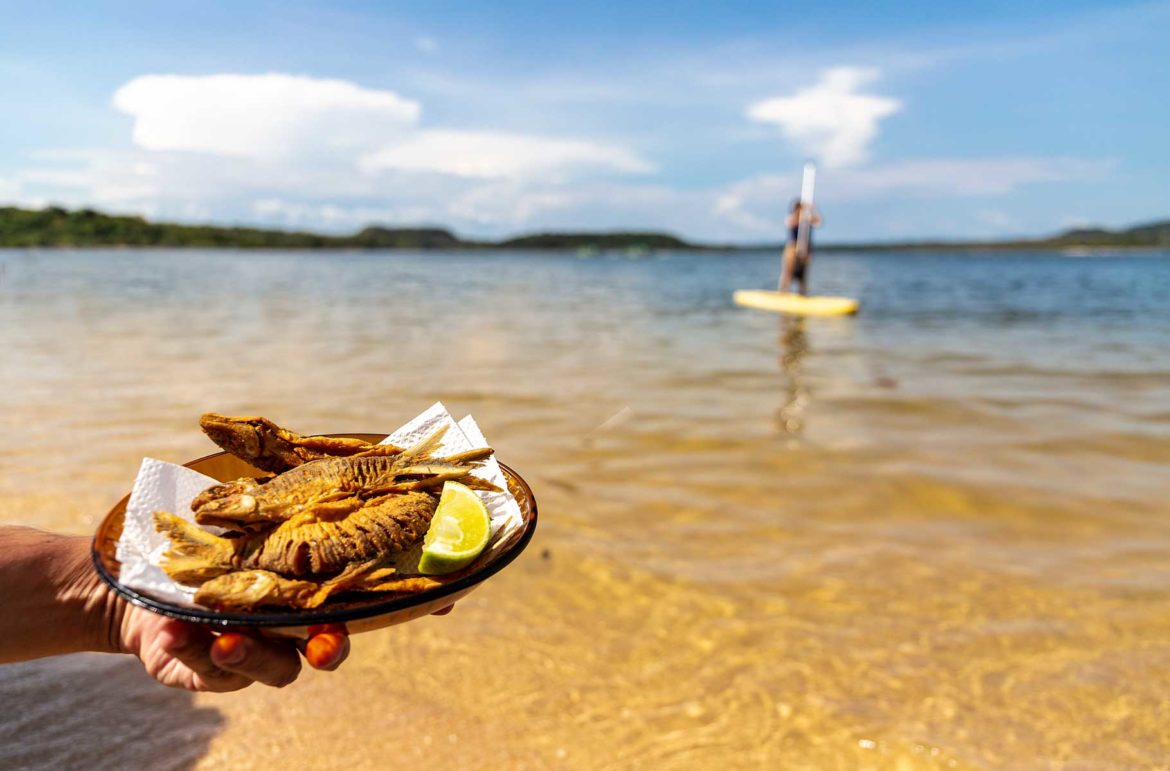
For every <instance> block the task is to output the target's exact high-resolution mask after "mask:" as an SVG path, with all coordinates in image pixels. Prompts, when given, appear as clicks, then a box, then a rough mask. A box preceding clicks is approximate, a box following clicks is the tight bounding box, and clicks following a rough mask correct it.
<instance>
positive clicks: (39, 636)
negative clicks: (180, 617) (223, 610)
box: [0, 526, 349, 691]
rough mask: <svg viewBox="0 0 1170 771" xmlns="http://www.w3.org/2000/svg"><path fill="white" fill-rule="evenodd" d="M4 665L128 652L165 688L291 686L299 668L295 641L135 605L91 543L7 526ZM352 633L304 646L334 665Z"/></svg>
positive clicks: (323, 664) (0, 654) (317, 662)
mask: <svg viewBox="0 0 1170 771" xmlns="http://www.w3.org/2000/svg"><path fill="white" fill-rule="evenodd" d="M0 608H2V609H3V610H4V613H5V615H6V617H7V618H8V619H10V623H9V625H8V628H7V629H6V631H5V634H4V635H0V663H8V662H13V661H23V660H27V659H34V658H40V657H43V656H54V655H59V654H64V653H78V652H81V651H97V652H103V653H129V654H132V655H135V656H137V657H138V658H139V659H140V660H141V661H142V664H143V666H144V668H145V669H146V670H147V671H148V672H149V673H150V674H151V675H152V676H153V677H154V678H155V679H157V680H158V681H159V682H161V683H163V684H164V685H168V686H172V687H177V688H187V689H189V690H195V691H234V690H238V689H240V688H244V687H246V686H248V685H251V684H252V683H253V682H262V683H265V684H267V685H272V686H277V687H279V686H283V685H287V684H288V683H291V682H292V681H293V680H295V679H296V677H297V675H298V674H299V673H300V670H301V662H300V655H299V654H298V652H297V649H296V648H295V646H294V645H293V644H292V643H291V642H283V641H277V640H269V639H263V638H259V637H248V636H245V635H241V634H235V633H225V634H221V635H218V636H216V635H213V634H212V633H211V632H210V631H209V630H208V629H207V628H206V627H201V626H198V625H195V624H188V623H185V622H182V621H177V620H174V619H169V618H166V617H165V616H161V615H158V614H155V613H151V612H150V611H147V610H144V609H142V608H139V607H136V606H133V605H130V604H128V603H126V602H125V601H124V600H122V599H121V598H120V597H118V596H117V595H115V594H114V593H113V591H111V590H110V588H109V587H108V586H106V584H105V583H103V582H102V581H101V579H100V578H98V575H97V573H96V572H95V571H94V569H93V566H92V563H91V562H90V540H89V539H88V538H85V537H76V536H63V535H55V534H52V533H46V532H43V531H40V530H34V529H32V528H26V527H12V526H0ZM348 653H349V641H348V637H346V636H345V634H344V633H341V632H337V631H333V630H329V631H324V632H322V633H321V634H318V635H317V636H315V637H314V638H313V639H311V640H310V641H309V642H308V644H307V646H306V657H307V658H308V660H309V662H310V664H311V665H313V666H315V667H316V668H318V669H335V668H336V667H337V666H338V665H340V664H341V662H342V661H343V660H344V659H345V657H346V655H348Z"/></svg>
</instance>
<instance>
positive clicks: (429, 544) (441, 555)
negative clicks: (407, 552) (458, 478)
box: [418, 482, 492, 576]
mask: <svg viewBox="0 0 1170 771" xmlns="http://www.w3.org/2000/svg"><path fill="white" fill-rule="evenodd" d="M491 534H492V520H491V517H489V516H488V510H487V506H484V505H483V500H481V499H480V497H479V496H478V495H476V494H475V491H474V490H472V489H471V488H470V487H468V486H467V485H463V484H460V483H458V482H444V483H443V494H442V495H440V496H439V506H438V508H436V509H435V516H434V518H433V519H432V520H431V526H430V528H428V529H427V534H426V535H425V536H424V537H423V552H422V559H420V560H419V561H418V572H420V573H424V574H426V575H432V576H436V575H442V574H443V573H453V572H454V571H456V570H459V569H460V568H463V567H467V566H468V565H470V564H471V562H472V560H474V559H475V558H476V557H478V556H479V555H480V552H482V551H483V549H484V547H485V546H487V543H488V538H489V537H490V536H491Z"/></svg>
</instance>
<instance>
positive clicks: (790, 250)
mask: <svg viewBox="0 0 1170 771" xmlns="http://www.w3.org/2000/svg"><path fill="white" fill-rule="evenodd" d="M795 263H796V247H795V246H793V245H792V244H787V245H786V246H785V247H784V259H783V260H782V261H781V265H780V291H781V292H787V291H788V287H789V285H791V284H792V271H793V268H794V267H795Z"/></svg>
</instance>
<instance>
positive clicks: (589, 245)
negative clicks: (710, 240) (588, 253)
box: [496, 233, 701, 249]
mask: <svg viewBox="0 0 1170 771" xmlns="http://www.w3.org/2000/svg"><path fill="white" fill-rule="evenodd" d="M496 246H499V247H502V248H505V249H698V248H701V247H699V246H697V245H696V244H689V243H687V242H686V241H683V240H682V239H681V238H676V237H675V236H672V235H669V234H667V233H537V234H535V235H531V236H520V237H519V238H509V239H507V240H505V241H500V242H499V243H497V244H496Z"/></svg>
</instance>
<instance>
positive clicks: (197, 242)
mask: <svg viewBox="0 0 1170 771" xmlns="http://www.w3.org/2000/svg"><path fill="white" fill-rule="evenodd" d="M87 246H146V247H200V248H238V249H564V250H596V251H607V250H618V251H648V250H656V249H669V250H716V249H718V250H745V251H746V250H777V249H779V248H780V247H781V246H782V245H781V244H758V245H754V246H744V245H738V246H736V245H712V244H697V243H693V242H689V241H685V240H683V239H681V238H678V237H677V236H674V235H671V234H669V233H656V232H628V231H614V232H595V233H580V232H578V233H536V234H532V235H524V236H516V237H513V238H507V239H504V240H500V241H470V240H465V239H462V238H460V237H459V236H457V235H455V234H454V233H452V232H451V231H449V230H445V229H443V228H387V227H368V228H365V229H364V230H362V231H360V232H358V233H356V234H354V235H340V236H339V235H323V234H320V233H310V232H302V231H288V230H268V229H264V228H247V227H222V226H219V225H179V224H175V223H163V222H157V223H156V222H149V221H147V220H146V219H144V218H142V217H135V216H123V215H111V214H103V213H101V212H98V211H94V210H93V209H78V210H74V211H70V210H67V209H62V208H60V207H57V206H50V207H48V208H46V209H20V208H16V207H0V247H87ZM1076 247H1082V248H1102V247H1110V248H1119V247H1126V248H1170V220H1168V221H1165V222H1152V223H1147V224H1144V225H1137V226H1135V227H1132V228H1125V229H1123V230H1103V229H1095V228H1089V229H1077V230H1068V231H1065V232H1063V233H1060V234H1058V235H1055V236H1051V237H1047V238H1038V239H1024V240H1012V241H954V242H946V241H929V242H928V241H913V242H903V243H860V244H821V245H819V246H818V248H819V249H822V250H825V251H845V250H855V251H892V250H925V249H1052V248H1076Z"/></svg>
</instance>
